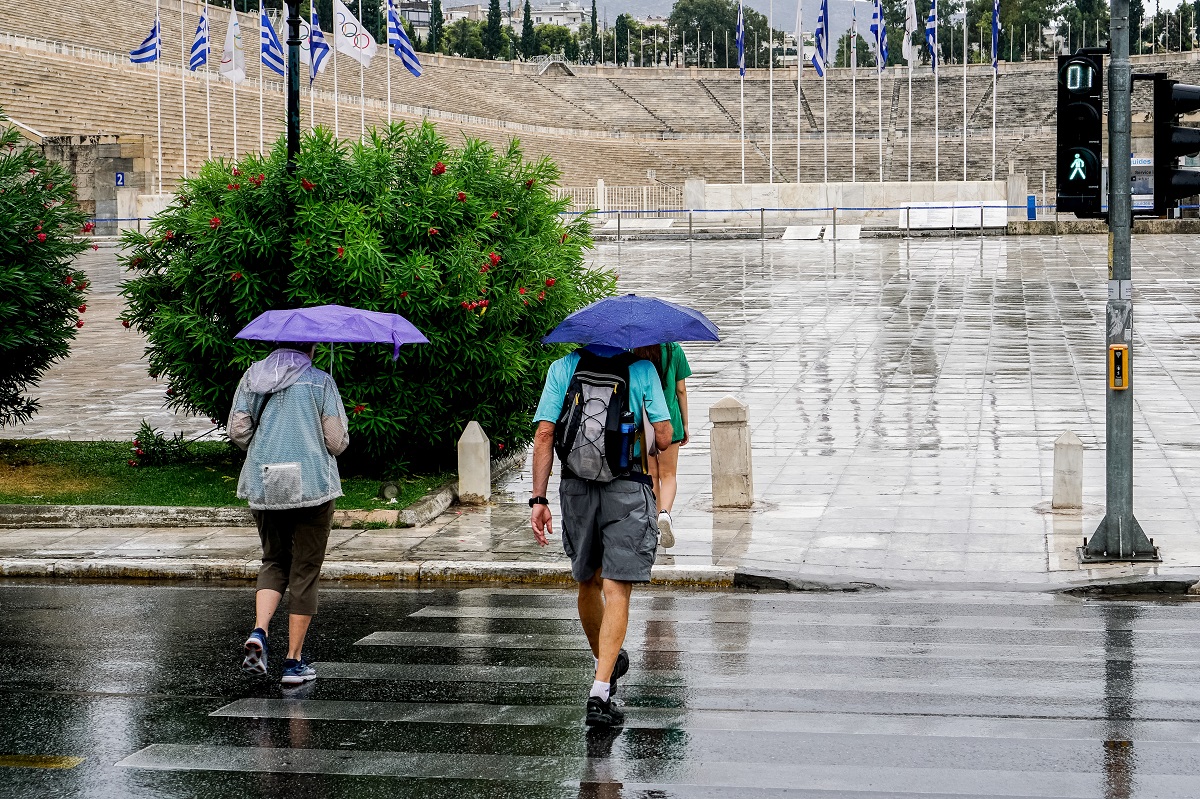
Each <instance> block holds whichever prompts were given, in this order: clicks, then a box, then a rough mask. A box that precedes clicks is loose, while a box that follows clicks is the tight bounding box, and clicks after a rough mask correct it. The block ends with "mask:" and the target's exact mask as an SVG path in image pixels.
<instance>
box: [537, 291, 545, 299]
mask: <svg viewBox="0 0 1200 799" xmlns="http://www.w3.org/2000/svg"><path fill="white" fill-rule="evenodd" d="M538 299H539V300H544V299H546V292H544V291H539V292H538Z"/></svg>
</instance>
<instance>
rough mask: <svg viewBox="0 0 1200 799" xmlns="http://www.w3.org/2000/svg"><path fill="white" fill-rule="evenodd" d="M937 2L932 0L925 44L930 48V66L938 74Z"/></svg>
mask: <svg viewBox="0 0 1200 799" xmlns="http://www.w3.org/2000/svg"><path fill="white" fill-rule="evenodd" d="M937 26H938V16H937V0H930V3H929V16H928V17H926V18H925V44H926V45H928V46H929V65H930V66H931V67H933V71H934V72H937V67H938V54H937Z"/></svg>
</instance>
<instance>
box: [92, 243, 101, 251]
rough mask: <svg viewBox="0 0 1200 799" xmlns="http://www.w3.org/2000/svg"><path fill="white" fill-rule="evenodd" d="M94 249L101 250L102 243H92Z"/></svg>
mask: <svg viewBox="0 0 1200 799" xmlns="http://www.w3.org/2000/svg"><path fill="white" fill-rule="evenodd" d="M92 249H93V250H99V249H100V245H99V244H93V245H92Z"/></svg>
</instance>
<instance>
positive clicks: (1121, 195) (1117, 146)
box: [1079, 0, 1161, 563]
mask: <svg viewBox="0 0 1200 799" xmlns="http://www.w3.org/2000/svg"><path fill="white" fill-rule="evenodd" d="M1109 46H1110V48H1111V53H1112V58H1111V60H1110V61H1109V68H1108V70H1109V72H1108V87H1109V89H1108V169H1109V172H1108V174H1109V180H1108V229H1109V233H1108V259H1109V260H1108V306H1107V309H1106V313H1105V322H1106V324H1105V341H1106V344H1107V347H1106V350H1107V353H1106V358H1105V361H1106V364H1107V367H1106V369H1107V373H1108V380H1107V385H1108V388H1107V397H1106V402H1105V409H1106V423H1107V444H1106V469H1105V496H1106V505H1107V507H1106V508H1105V515H1104V520H1103V521H1102V522H1100V526H1099V527H1097V528H1096V532H1095V533H1093V534H1092V537H1091V538H1089V539H1087V540H1086V541H1085V542H1084V545H1083V547H1081V548H1080V550H1079V559H1080V560H1081V561H1082V562H1084V563H1090V562H1103V561H1134V560H1138V561H1158V560H1161V558H1160V557H1159V554H1158V549H1157V548H1156V547H1155V546H1154V542H1153V541H1150V540H1148V539H1147V538H1146V534H1145V533H1144V532H1142V528H1141V525H1139V524H1138V522H1137V519H1135V518H1134V516H1133V387H1132V386H1133V382H1132V369H1131V368H1130V367H1131V360H1130V353H1131V352H1132V350H1133V281H1132V276H1131V270H1130V262H1131V253H1130V234H1131V233H1132V227H1133V197H1132V192H1131V191H1130V171H1131V165H1130V155H1131V150H1132V142H1131V133H1132V124H1131V123H1132V119H1131V116H1132V115H1131V109H1130V98H1131V94H1132V86H1133V81H1132V76H1131V72H1132V66H1131V64H1130V61H1129V0H1112V11H1111V28H1110V37H1109Z"/></svg>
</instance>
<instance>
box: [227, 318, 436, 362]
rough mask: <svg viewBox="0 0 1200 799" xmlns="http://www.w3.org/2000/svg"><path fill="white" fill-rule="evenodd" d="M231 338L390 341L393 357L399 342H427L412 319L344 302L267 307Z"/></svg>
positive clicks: (396, 353)
mask: <svg viewBox="0 0 1200 799" xmlns="http://www.w3.org/2000/svg"><path fill="white" fill-rule="evenodd" d="M234 338H243V339H252V340H254V341H295V342H297V343H308V342H311V343H315V344H333V343H348V344H364V343H372V342H375V343H380V344H387V343H390V344H391V345H392V360H393V361H394V360H396V359H397V358H399V357H400V345H401V344H428V343H429V339H427V338H425V336H423V335H421V331H419V330H417V329H416V328H415V327H413V325H412V322H409V321H408V320H407V319H405V318H404V317H403V316H400V315H399V314H394V313H382V312H380V311H363V310H359V309H358V308H347V307H346V306H344V305H318V306H317V307H315V308H293V309H291V310H287V311H267V312H266V313H262V314H259V315H258V316H257V317H256V318H255V319H254V321H253V322H251V323H250V324H248V325H246V326H245V327H243V328H242V330H241V332H239V333H238V334H237V335H236V336H235V337H234Z"/></svg>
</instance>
